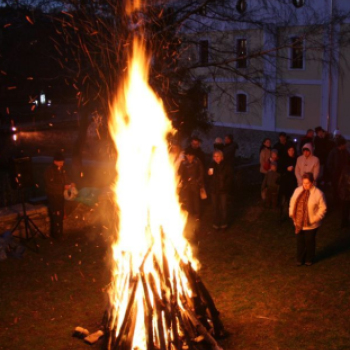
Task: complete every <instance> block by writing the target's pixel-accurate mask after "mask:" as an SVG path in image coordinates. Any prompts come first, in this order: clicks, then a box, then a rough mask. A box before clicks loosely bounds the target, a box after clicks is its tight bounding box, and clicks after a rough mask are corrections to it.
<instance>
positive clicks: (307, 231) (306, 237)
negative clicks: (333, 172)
mask: <svg viewBox="0 0 350 350" xmlns="http://www.w3.org/2000/svg"><path fill="white" fill-rule="evenodd" d="M326 210H327V205H326V201H325V197H324V194H323V192H322V191H321V190H319V189H318V188H317V187H316V186H315V179H314V176H313V174H312V173H305V174H304V175H303V176H302V185H301V186H299V187H297V188H296V189H295V191H294V193H293V195H292V198H291V200H290V204H289V216H290V217H291V218H292V219H293V222H294V226H295V234H296V235H297V266H301V265H303V264H304V263H305V265H306V266H311V265H312V264H313V262H314V258H315V250H316V232H317V229H318V228H319V227H320V225H321V220H322V219H323V217H324V216H325V214H326Z"/></svg>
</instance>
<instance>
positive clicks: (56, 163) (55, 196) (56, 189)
mask: <svg viewBox="0 0 350 350" xmlns="http://www.w3.org/2000/svg"><path fill="white" fill-rule="evenodd" d="M44 179H45V185H46V195H47V198H48V209H49V216H50V221H51V237H52V238H56V239H61V238H62V236H63V217H64V195H63V193H64V190H65V189H66V190H68V189H69V188H70V187H75V184H73V183H71V181H70V178H69V176H68V174H67V171H66V169H65V167H64V157H63V155H62V153H60V152H58V153H56V154H55V155H54V159H53V164H52V165H50V166H49V167H48V168H47V169H46V170H45V173H44Z"/></svg>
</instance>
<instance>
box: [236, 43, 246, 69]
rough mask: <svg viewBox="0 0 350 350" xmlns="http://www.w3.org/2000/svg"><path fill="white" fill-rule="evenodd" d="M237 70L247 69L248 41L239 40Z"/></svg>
mask: <svg viewBox="0 0 350 350" xmlns="http://www.w3.org/2000/svg"><path fill="white" fill-rule="evenodd" d="M236 67H237V68H247V40H246V39H238V40H237V64H236Z"/></svg>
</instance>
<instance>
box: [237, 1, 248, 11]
mask: <svg viewBox="0 0 350 350" xmlns="http://www.w3.org/2000/svg"><path fill="white" fill-rule="evenodd" d="M236 9H237V11H238V12H239V13H244V12H245V11H246V10H247V1H246V0H238V1H237V4H236Z"/></svg>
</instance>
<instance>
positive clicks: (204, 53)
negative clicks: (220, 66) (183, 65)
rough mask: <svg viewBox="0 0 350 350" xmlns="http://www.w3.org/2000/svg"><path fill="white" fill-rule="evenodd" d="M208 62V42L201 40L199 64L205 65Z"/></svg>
mask: <svg viewBox="0 0 350 350" xmlns="http://www.w3.org/2000/svg"><path fill="white" fill-rule="evenodd" d="M208 62H209V42H208V40H201V41H200V42H199V63H200V64H201V65H206V64H208Z"/></svg>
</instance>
